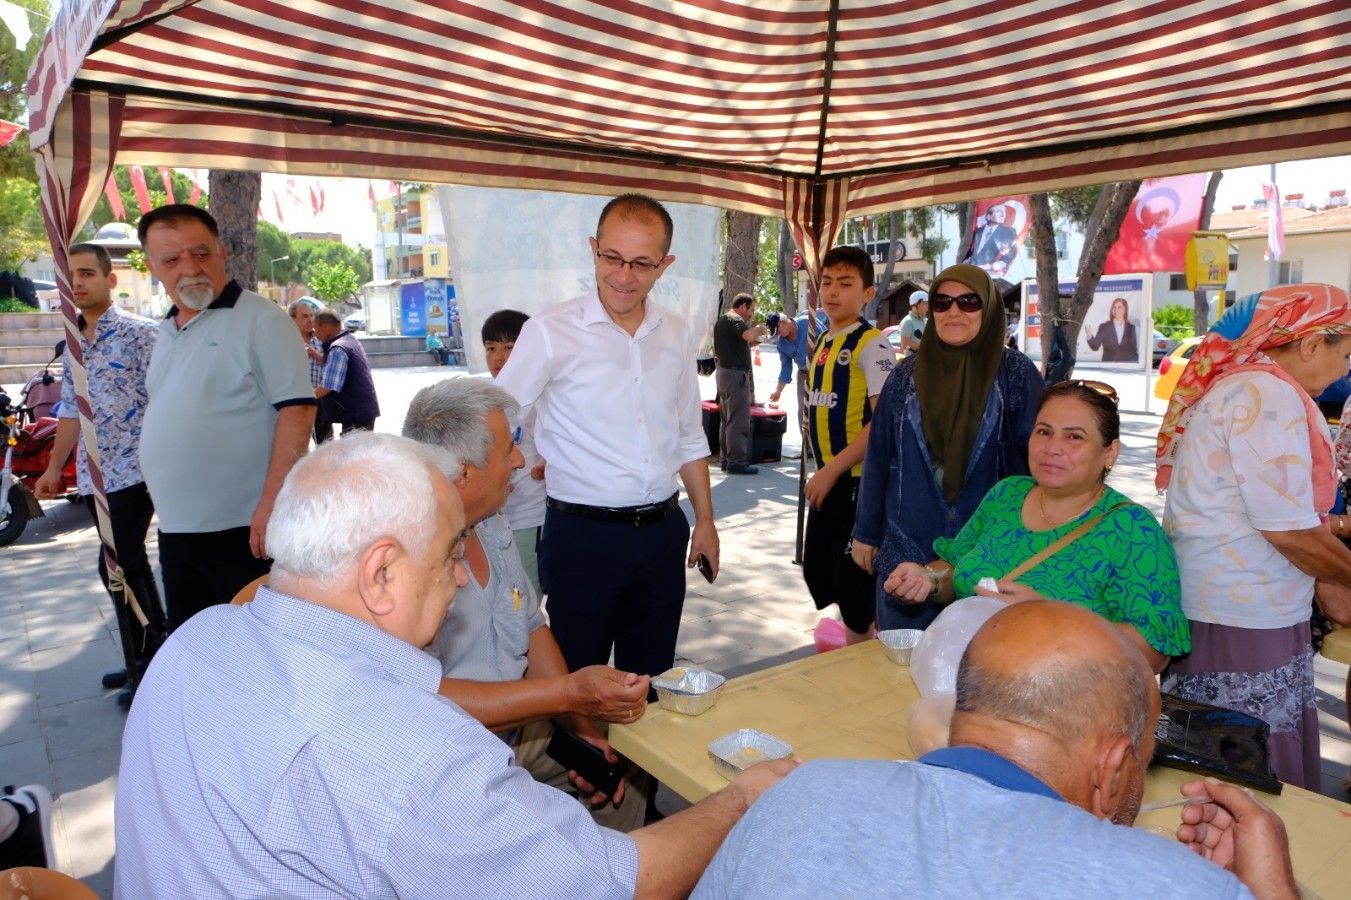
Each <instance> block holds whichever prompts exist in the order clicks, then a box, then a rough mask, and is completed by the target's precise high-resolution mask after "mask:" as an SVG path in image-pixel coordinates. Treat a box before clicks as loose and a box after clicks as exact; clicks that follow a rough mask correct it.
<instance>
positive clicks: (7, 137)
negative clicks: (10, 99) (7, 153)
mask: <svg viewBox="0 0 1351 900" xmlns="http://www.w3.org/2000/svg"><path fill="white" fill-rule="evenodd" d="M22 132H23V126H22V125H20V124H19V123H17V122H6V121H5V120H4V119H0V147H4V146H6V145H7V144H10V143H12V142H13V141H14V139H15V138H16V137H18V136H19V135H20V134H21V133H22Z"/></svg>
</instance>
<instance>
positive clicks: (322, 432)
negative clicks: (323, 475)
mask: <svg viewBox="0 0 1351 900" xmlns="http://www.w3.org/2000/svg"><path fill="white" fill-rule="evenodd" d="M286 311H287V312H288V313H290V314H291V321H292V322H295V323H296V328H298V329H300V341H301V343H302V344H303V345H304V347H305V355H306V356H307V357H309V361H310V384H312V385H314V386H315V387H316V388H317V387H319V385H320V384H322V383H323V379H324V345H323V344H322V343H321V342H320V341H319V338H317V337H315V336H314V306H313V305H312V304H311V303H310V302H309V301H308V300H296V301H294V302H293V303H292V304H291V305H290V306H289V307H287V310H286ZM331 437H333V425H332V423H329V422H325V421H324V419H323V417H322V416H319V415H316V416H315V417H314V442H315V443H316V444H322V443H323V442H324V441H326V440H328V439H329V438H331Z"/></svg>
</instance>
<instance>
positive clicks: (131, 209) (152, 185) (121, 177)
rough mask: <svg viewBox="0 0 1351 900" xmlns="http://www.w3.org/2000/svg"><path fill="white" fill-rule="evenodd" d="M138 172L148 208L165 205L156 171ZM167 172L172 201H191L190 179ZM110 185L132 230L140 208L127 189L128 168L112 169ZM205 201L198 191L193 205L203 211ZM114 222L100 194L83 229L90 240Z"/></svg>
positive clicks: (118, 167) (162, 190)
mask: <svg viewBox="0 0 1351 900" xmlns="http://www.w3.org/2000/svg"><path fill="white" fill-rule="evenodd" d="M142 171H144V173H145V186H146V189H147V192H148V193H149V194H150V205H151V208H154V207H156V206H163V205H164V204H166V203H168V202H169V197H168V195H167V194H165V193H164V181H163V179H161V178H160V174H159V169H157V168H154V167H150V168H145V167H142ZM170 171H171V172H172V175H171V176H170V183H171V184H172V185H173V186H174V201H175V202H177V203H187V202H188V200H189V199H191V197H192V188H193V184H192V179H191V178H189V177H188V176H186V175H184V174H183V173H182V172H176V171H173V170H170ZM113 183H114V184H116V185H117V193H118V194H119V195H120V196H121V197H122V206H123V207H124V208H125V209H126V211H127V218H126V220H125V221H126V222H127V224H128V225H133V226H134V225H135V224H136V223H137V222H140V221H141V204H140V202H139V201H138V200H137V199H136V191H135V189H133V188H132V186H131V168H130V167H129V166H114V167H113ZM206 201H207V196H206V191H202V194H201V196H200V197H198V198H197V204H196V205H197V206H199V207H201V208H202V209H206ZM117 221H121V220H119V219H118V218H117V217H116V216H115V215H113V208H112V205H111V204H110V203H108V197H107V195H106V194H104V195H101V196H100V197H99V202H98V204H97V205H95V206H94V211H93V212H92V213H90V214H89V223H88V224H87V225H85V230H86V231H87V232H88V234H89V236H90V237H93V236H94V233H95V232H97V231H98V230H99V229H100V228H102V227H103V226H104V225H107V224H108V223H109V222H117Z"/></svg>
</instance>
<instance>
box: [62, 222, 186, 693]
mask: <svg viewBox="0 0 1351 900" xmlns="http://www.w3.org/2000/svg"><path fill="white" fill-rule="evenodd" d="M69 259H70V285H71V292H72V299H73V300H74V301H75V306H76V308H77V309H79V310H80V317H79V320H78V324H79V327H80V349H81V351H82V356H83V357H84V365H85V371H86V372H87V373H88V376H89V405H90V409H91V412H92V419H93V423H94V436H95V441H96V444H97V449H98V459H99V469H100V471H101V472H102V473H103V489H104V491H105V493H106V495H107V498H108V520H109V524H110V525H111V526H112V532H113V533H112V538H113V549H114V551H115V552H116V553H117V562H118V564H119V565H121V567H122V573H123V577H124V578H125V580H126V584H127V587H128V588H129V589H130V590H131V592H132V594H133V595H134V596H135V598H136V603H137V604H138V605H139V606H140V608H141V611H142V612H143V613H144V615H145V618H146V624H145V625H142V624H141V620H140V617H138V616H137V615H135V614H134V612H133V611H132V610H131V609H130V607H128V605H127V603H126V602H125V600H124V598H123V595H122V592H121V591H113V590H111V589H110V590H109V591H108V593H109V595H110V596H111V597H112V599H113V609H114V610H115V611H116V613H117V629H118V632H119V635H120V638H121V643H122V657H123V659H124V661H125V662H126V665H127V668H126V672H125V673H118V672H109V673H108V674H107V675H105V676H104V677H103V684H104V686H105V687H117V686H119V685H121V684H125V685H126V687H125V688H124V689H123V691H122V693H121V694H120V695H119V696H118V702H119V703H121V704H122V705H123V706H124V707H126V706H129V705H130V704H131V696H132V692H134V691H135V690H136V685H137V684H138V683H139V682H140V680H141V676H142V675H143V674H144V673H145V667H146V666H147V665H149V664H150V657H151V656H152V655H154V652H155V650H156V648H157V647H159V645H160V642H161V641H163V640H164V632H165V622H164V607H163V605H162V604H161V602H160V595H159V589H158V588H157V587H156V586H155V575H154V572H152V571H151V568H150V560H149V559H148V558H147V556H146V552H145V535H146V531H147V530H148V529H149V528H150V517H151V516H153V515H154V513H155V507H154V504H152V503H151V502H150V492H149V491H147V490H146V487H145V481H144V480H143V479H142V478H141V464H140V459H139V455H138V454H139V448H140V443H141V419H142V417H143V416H144V414H145V405H146V391H145V372H146V369H147V368H148V367H149V365H150V354H151V351H153V350H154V349H155V336H156V334H157V333H158V331H159V325H158V324H157V323H155V322H152V321H151V320H150V319H143V318H141V317H140V316H133V315H131V314H130V313H127V312H123V311H122V310H121V309H119V308H118V306H117V304H115V303H113V300H112V289H113V288H114V287H115V286H116V285H117V276H116V275H114V274H113V265H112V260H111V259H110V258H109V256H108V251H107V250H105V249H104V248H103V247H101V246H99V245H97V244H76V245H75V246H73V247H71V248H70V254H69ZM61 375H62V385H61V408H60V410H59V412H58V413H57V416H58V418H60V420H61V421H60V423H59V424H58V425H57V426H56V442H55V445H54V447H53V448H52V458H51V462H50V463H49V464H48V466H47V471H46V472H44V473H43V474H42V477H41V478H40V479H38V482H37V484H36V485H35V487H36V493H37V496H38V497H39V498H40V499H43V500H50V499H52V498H53V497H57V496H60V495H61V494H62V493H64V490H65V486H64V484H63V482H62V478H61V470H62V469H63V468H64V467H65V464H66V460H67V459H69V458H70V451H71V450H72V449H75V448H76V447H77V446H78V451H79V452H78V455H77V457H76V463H75V467H76V468H75V471H76V487H77V489H78V490H79V492H80V496H82V497H84V498H85V508H86V509H88V510H89V513H90V515H91V516H93V515H95V511H94V501H93V498H92V496H91V495H92V494H93V493H94V483H93V480H92V479H91V478H90V475H89V451H88V448H87V447H85V445H84V442H83V441H81V440H80V413H79V409H78V408H77V407H76V405H75V402H76V401H75V382H74V380H73V379H72V377H71V365H70V352H69V351H66V354H65V356H64V358H63V360H62V371H61ZM96 521H97V519H96ZM98 568H99V575H100V577H102V578H103V586H104V587H105V588H107V587H108V569H107V565H106V564H105V562H104V558H103V548H102V547H100V548H99V555H98Z"/></svg>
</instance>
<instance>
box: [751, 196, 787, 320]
mask: <svg viewBox="0 0 1351 900" xmlns="http://www.w3.org/2000/svg"><path fill="white" fill-rule="evenodd" d="M781 221H782V220H780V219H771V218H768V217H766V218H763V219H761V220H760V242H759V247H758V248H757V253H758V254H759V257H760V261H759V264H758V265H757V266H756V268H755V286H754V287H753V288H751V293H752V294H754V295H755V315H756V318H757V319H763V318H764V317H765V316H767V315H769V314H770V313H772V312H776V311H778V310H779V309H780V308H781V307H782V306H783V298H782V297H781V296H780V287H779V280H780V279H779V227H780V222H781Z"/></svg>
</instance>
